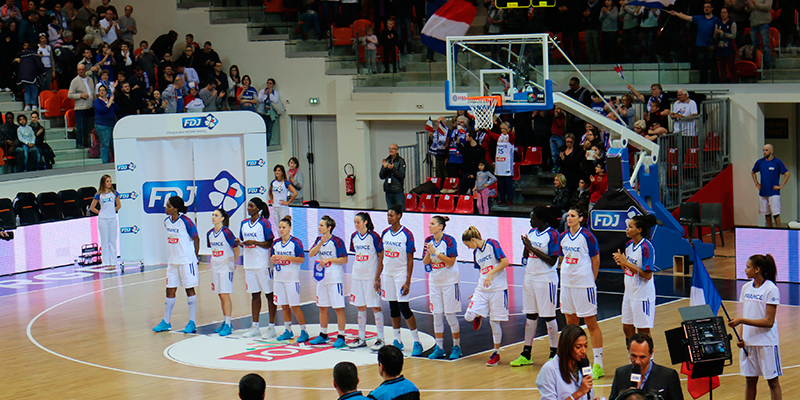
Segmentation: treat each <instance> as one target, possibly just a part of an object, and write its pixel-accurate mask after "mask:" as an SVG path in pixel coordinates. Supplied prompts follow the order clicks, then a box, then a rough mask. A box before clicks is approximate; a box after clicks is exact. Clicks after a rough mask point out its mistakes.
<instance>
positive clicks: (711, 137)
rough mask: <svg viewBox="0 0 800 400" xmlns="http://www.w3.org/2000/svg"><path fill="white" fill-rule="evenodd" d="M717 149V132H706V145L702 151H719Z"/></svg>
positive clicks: (718, 138)
mask: <svg viewBox="0 0 800 400" xmlns="http://www.w3.org/2000/svg"><path fill="white" fill-rule="evenodd" d="M719 149H720V137H719V132H708V135H707V136H706V144H705V146H703V151H719Z"/></svg>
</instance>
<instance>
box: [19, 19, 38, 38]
mask: <svg viewBox="0 0 800 400" xmlns="http://www.w3.org/2000/svg"><path fill="white" fill-rule="evenodd" d="M38 20H39V14H38V13H36V12H29V13H28V16H27V18H25V19H24V20H22V23H20V25H19V41H20V42H23V43H24V42H28V43H36V25H37V21H38Z"/></svg>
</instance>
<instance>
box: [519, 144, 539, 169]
mask: <svg viewBox="0 0 800 400" xmlns="http://www.w3.org/2000/svg"><path fill="white" fill-rule="evenodd" d="M541 164H542V148H541V147H528V150H527V151H525V158H524V159H523V160H522V161H521V162H520V163H519V165H541Z"/></svg>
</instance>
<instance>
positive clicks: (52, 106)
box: [44, 92, 63, 117]
mask: <svg viewBox="0 0 800 400" xmlns="http://www.w3.org/2000/svg"><path fill="white" fill-rule="evenodd" d="M51 93H52V92H51ZM44 108H45V110H47V111H45V113H44V116H45V117H60V116H61V115H63V114H61V102H60V101H58V97H55V96H54V97H51V98H50V99H48V100H47V101H45V102H44Z"/></svg>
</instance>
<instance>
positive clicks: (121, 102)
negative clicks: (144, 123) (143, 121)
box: [114, 81, 142, 119]
mask: <svg viewBox="0 0 800 400" xmlns="http://www.w3.org/2000/svg"><path fill="white" fill-rule="evenodd" d="M114 99H115V100H116V102H117V106H118V108H117V110H116V114H117V119H122V118H123V117H127V116H128V115H136V114H140V111H139V108H140V105H141V103H142V99H141V97H139V94H138V93H137V92H135V91H133V90H132V88H131V83H130V82H127V81H126V82H122V83H120V84H119V85H118V86H117V91H116V96H114Z"/></svg>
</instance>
